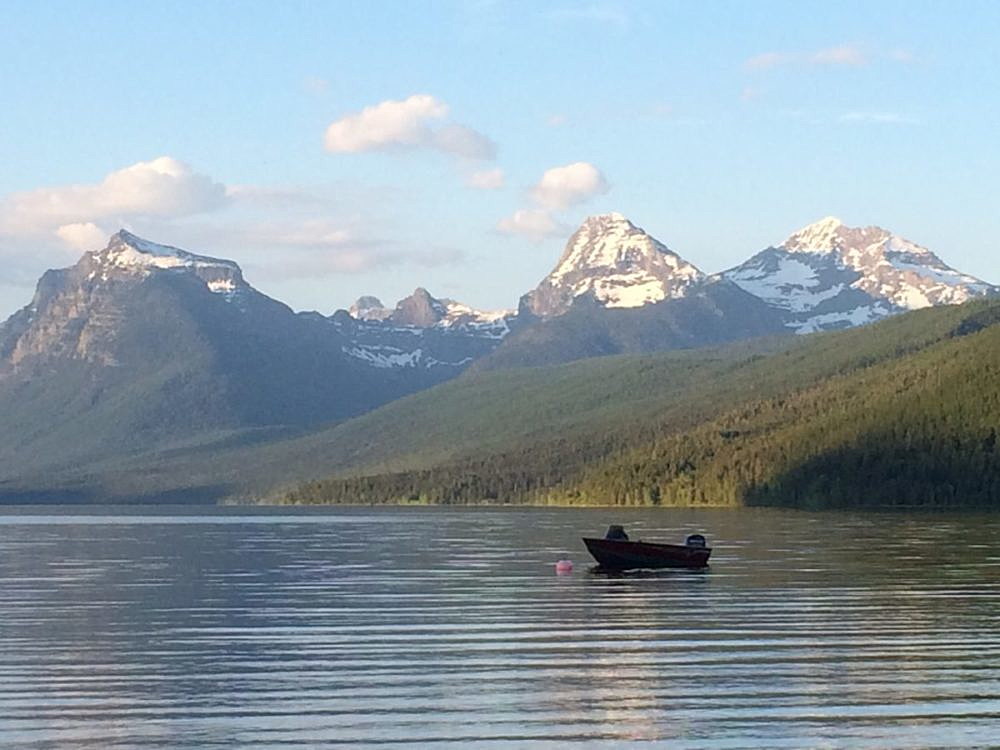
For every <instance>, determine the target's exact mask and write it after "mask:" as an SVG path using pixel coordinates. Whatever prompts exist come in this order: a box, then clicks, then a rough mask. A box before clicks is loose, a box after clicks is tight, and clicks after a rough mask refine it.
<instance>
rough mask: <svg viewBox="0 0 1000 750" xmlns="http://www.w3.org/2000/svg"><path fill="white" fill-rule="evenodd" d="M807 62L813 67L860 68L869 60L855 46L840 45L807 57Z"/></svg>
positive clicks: (863, 52) (862, 51)
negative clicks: (838, 66)
mask: <svg viewBox="0 0 1000 750" xmlns="http://www.w3.org/2000/svg"><path fill="white" fill-rule="evenodd" d="M809 62H811V63H813V64H814V65H847V66H850V67H860V66H862V65H867V64H868V63H869V62H870V58H869V57H868V55H867V54H866V53H865V51H864V50H862V49H861V48H860V47H859V46H858V45H856V44H840V45H837V46H836V47H828V48H827V49H821V50H819V51H818V52H814V53H812V55H810V56H809Z"/></svg>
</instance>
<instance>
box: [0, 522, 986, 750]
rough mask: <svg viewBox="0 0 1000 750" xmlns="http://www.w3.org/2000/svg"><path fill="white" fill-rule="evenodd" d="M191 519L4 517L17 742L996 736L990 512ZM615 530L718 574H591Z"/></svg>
mask: <svg viewBox="0 0 1000 750" xmlns="http://www.w3.org/2000/svg"><path fill="white" fill-rule="evenodd" d="M145 512H146V513H149V512H150V511H145ZM175 512H177V513H179V514H181V515H178V516H175V517H164V516H150V515H138V514H141V513H143V511H135V510H133V511H121V512H117V511H100V510H97V511H95V510H82V511H81V510H51V509H44V508H36V509H33V510H32V509H8V510H5V511H0V579H2V580H0V649H2V650H0V746H2V747H4V748H60V749H62V748H101V749H102V750H103V749H104V748H199V749H201V748H227V749H228V748H279V747H289V746H301V747H314V746H330V747H336V746H345V747H350V746H354V747H360V748H377V747H399V746H401V745H405V746H413V747H419V748H427V747H451V748H464V747H503V748H507V747H519V748H520V747H524V748H543V747H545V748H557V747H558V748H563V747H568V746H573V747H620V746H628V745H634V744H638V745H646V746H659V745H662V746H671V747H684V748H730V747H732V748H737V747H739V748H743V747H761V748H780V747H790V748H802V747H845V748H847V747H849V748H865V747H868V748H892V747H906V748H912V747H929V746H933V747H956V748H959V747H961V748H968V747H975V746H985V745H992V744H995V743H998V742H1000V548H998V540H1000V520H998V519H997V518H996V517H989V516H981V515H980V516H973V515H967V516H941V515H926V516H907V515H877V514H870V515H837V514H806V513H796V512H784V511H683V510H659V511H657V510H644V511H611V510H593V509H587V510H582V509H581V510H577V509H563V510H548V509H498V510H494V509H482V508H470V509H457V510H456V509H443V508H403V509H392V508H387V509H367V508H365V509H361V508H358V509H337V510H324V511H309V510H302V511H298V510H290V511H286V510H282V511H248V510H245V509H222V510H216V509H211V510H197V509H195V510H192V509H190V508H186V509H177V510H176V511H175ZM609 522H620V523H624V524H625V525H626V527H627V528H628V530H629V532H630V533H631V535H632V538H637V537H642V538H646V539H650V540H655V539H659V540H663V541H674V540H680V539H682V538H683V536H684V534H686V533H688V532H691V531H703V532H704V533H706V534H707V535H708V537H709V541H710V543H711V544H712V545H713V546H714V547H715V552H714V553H713V556H712V565H711V568H710V569H708V570H707V571H704V572H687V571H668V572H663V573H657V574H645V575H624V576H617V577H609V576H605V575H599V574H594V573H592V572H590V570H589V567H590V561H589V559H588V557H587V553H586V550H585V549H584V548H583V546H582V544H581V542H580V541H579V537H580V535H581V533H591V534H598V535H599V534H602V533H603V531H604V529H605V527H606V526H607V524H608V523H609ZM564 557H569V558H571V559H572V560H573V561H574V562H575V563H576V568H575V570H574V571H573V573H572V574H571V575H568V576H557V575H556V574H555V571H554V563H555V562H556V561H557V560H558V559H560V558H564Z"/></svg>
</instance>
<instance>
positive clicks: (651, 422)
mask: <svg viewBox="0 0 1000 750" xmlns="http://www.w3.org/2000/svg"><path fill="white" fill-rule="evenodd" d="M607 363H611V365H612V367H613V371H611V372H605V373H603V377H604V378H621V379H623V380H624V381H625V382H631V383H632V386H635V385H636V382H635V380H636V378H637V377H639V376H637V373H638V372H641V373H643V374H642V376H641V377H639V380H640V381H642V380H644V379H645V380H646V381H648V382H651V383H658V382H659V381H658V380H657V373H658V372H661V373H662V376H663V378H670V379H671V382H669V383H666V384H663V383H659V387H660V390H661V391H662V393H660V395H659V396H658V397H657V399H646V400H642V399H639V400H638V401H636V402H635V403H633V404H632V405H631V407H630V402H629V400H628V398H629V397H631V398H632V399H633V400H634V399H635V398H636V394H634V393H633V392H632V390H631V389H627V390H623V391H622V392H621V401H622V404H621V406H622V408H621V409H620V410H617V409H616V408H615V404H614V402H611V403H608V404H605V405H604V408H602V409H600V410H598V411H597V412H594V410H593V408H591V415H590V417H589V418H588V419H586V420H583V421H581V422H579V423H573V422H572V421H571V420H570V421H568V422H567V427H566V429H565V430H563V431H561V432H560V433H559V434H553V433H551V432H549V433H546V432H545V431H544V430H541V431H540V433H539V436H538V437H534V438H533V437H531V436H530V431H528V430H522V431H520V432H518V431H515V430H511V428H510V427H509V426H508V427H506V428H505V429H506V430H507V432H508V433H509V435H510V439H508V440H506V441H504V440H499V441H497V442H496V443H494V444H493V445H491V446H490V449H489V450H484V449H482V448H481V447H477V446H475V445H466V446H465V453H464V455H458V456H451V457H449V458H448V459H447V460H438V461H436V462H435V461H433V460H431V461H428V462H427V463H426V465H423V466H421V465H417V466H413V467H411V468H407V469H406V470H402V471H393V472H384V471H382V472H379V471H372V470H371V469H369V470H368V471H367V472H366V471H359V470H358V469H354V471H353V472H352V473H351V474H348V472H347V471H344V472H342V473H341V474H340V475H335V476H333V477H331V478H328V479H323V480H319V481H314V482H309V483H306V484H303V485H301V486H298V487H295V488H294V489H292V490H290V491H287V492H284V493H282V495H281V496H280V500H281V501H282V502H288V503H445V504H448V503H482V502H489V503H553V504H597V505H665V506H668V505H729V506H732V505H785V506H794V507H810V508H822V507H862V506H864V507H873V506H878V507H888V506H907V507H912V506H925V507H935V508H947V507H959V506H973V505H975V506H993V507H995V506H997V505H998V504H1000V461H998V458H1000V448H998V447H997V431H998V430H1000V302H997V301H992V302H977V303H971V304H968V305H964V306H961V307H950V308H941V309H934V310H925V311H920V312H917V313H911V314H908V315H904V316H900V317H898V318H894V319H891V320H888V321H885V322H883V323H880V324H878V325H874V326H870V327H867V328H861V329H854V330H850V331H845V332H838V333H832V334H823V335H818V336H812V337H807V338H806V339H797V340H794V341H791V342H783V343H777V344H776V343H772V344H770V345H769V346H766V347H763V348H762V349H761V351H760V352H756V353H755V352H752V351H745V352H742V353H738V354H736V355H733V354H732V353H730V354H728V355H726V356H722V355H713V356H707V355H705V356H702V357H701V358H700V359H699V358H698V357H697V356H694V355H692V359H690V360H689V361H685V360H683V358H682V356H681V355H671V356H664V357H661V358H657V357H634V358H629V357H622V358H611V359H609V360H607V361H606V363H605V364H604V365H593V364H588V363H581V364H580V365H577V366H575V367H576V368H578V369H576V370H574V369H572V368H573V366H570V368H569V369H567V368H566V366H564V367H563V368H562V369H556V368H551V369H552V371H553V372H556V373H558V374H560V375H561V377H556V378H551V380H553V383H552V386H551V387H552V389H553V393H555V392H556V391H557V390H558V388H559V382H560V380H562V381H563V382H570V383H573V382H590V383H592V384H591V386H590V387H591V388H592V389H595V390H596V389H598V386H597V385H596V381H588V380H586V378H584V379H583V380H582V381H579V380H578V381H574V380H573V378H574V375H573V373H587V372H588V371H587V369H586V368H588V367H590V368H592V367H595V366H604V367H607V366H608V364H607ZM679 363H681V365H683V366H681V365H679ZM526 372H528V371H526ZM531 372H532V373H533V374H532V377H534V378H536V379H544V376H545V374H546V373H548V372H549V370H547V369H546V368H538V369H537V370H534V371H531ZM550 374H551V373H550ZM470 382H471V385H469V384H466V385H465V386H464V387H466V388H472V390H473V392H474V390H475V388H474V386H475V381H470ZM602 382H604V380H603V379H602ZM602 387H605V388H606V387H607V385H606V384H605V385H604V386H602ZM647 387H650V388H652V386H651V385H649V386H647ZM444 393H447V391H445V392H444ZM658 393H659V391H658ZM508 395H510V394H508ZM543 396H544V390H543V391H542V392H541V393H534V394H532V395H531V397H530V398H526V399H525V400H524V403H523V404H519V403H518V401H517V400H516V398H514V399H512V400H511V401H510V402H509V403H508V406H507V410H508V412H509V414H508V416H507V423H510V422H517V420H522V421H523V422H524V423H526V424H530V423H531V422H532V421H533V420H534V421H538V420H540V419H543V415H540V414H538V404H539V403H543V402H544V398H543ZM438 398H441V396H440V395H439V396H438ZM594 414H598V415H599V416H596V417H595V416H594ZM622 415H624V416H625V418H621V417H622ZM428 418H431V417H428ZM442 418H444V419H447V415H446V414H442ZM411 424H412V426H413V427H416V428H419V420H415V421H413V422H411ZM484 427H487V428H488V425H484ZM437 429H438V430H439V431H440V432H442V433H447V424H445V425H440V424H439V425H438V426H437ZM414 440H415V441H417V442H419V435H417V436H416V438H414ZM428 450H429V449H428ZM414 455H418V454H416V453H415V454H414ZM424 455H431V454H428V453H424ZM411 463H413V461H411Z"/></svg>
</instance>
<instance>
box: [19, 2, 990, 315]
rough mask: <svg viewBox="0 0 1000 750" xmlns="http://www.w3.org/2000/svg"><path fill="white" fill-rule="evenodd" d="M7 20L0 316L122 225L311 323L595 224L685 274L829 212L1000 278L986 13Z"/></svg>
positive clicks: (214, 13)
mask: <svg viewBox="0 0 1000 750" xmlns="http://www.w3.org/2000/svg"><path fill="white" fill-rule="evenodd" d="M3 15H4V23H3V24H0V100H2V101H3V103H4V108H3V120H2V122H3V127H2V131H0V163H2V164H3V169H2V170H0V315H3V316H5V315H6V314H8V313H9V312H12V311H13V310H14V309H15V308H17V307H19V306H21V305H23V304H25V303H26V302H27V301H28V299H29V298H30V295H31V290H32V287H33V284H34V280H35V279H36V278H37V277H38V275H40V273H41V272H42V271H43V270H44V269H45V268H48V267H52V266H61V265H68V264H71V263H72V262H74V261H75V259H76V258H77V257H78V256H79V254H80V253H81V252H82V251H83V250H85V249H88V248H90V247H93V246H94V245H95V243H96V244H101V240H100V238H102V237H103V236H104V235H106V234H108V233H110V232H112V231H115V230H116V229H117V228H118V227H119V226H126V227H128V228H130V229H132V230H133V231H135V232H136V233H138V234H140V235H143V236H146V237H147V238H149V239H153V240H156V241H160V242H165V243H170V244H177V245H180V246H183V247H187V248H189V249H191V250H194V251H197V252H203V253H206V254H214V255H219V256H223V257H231V258H233V259H235V260H237V261H239V262H240V263H241V264H242V265H243V266H244V268H245V270H246V273H247V276H248V279H249V280H250V281H251V282H252V283H253V284H255V285H256V286H257V287H258V288H260V289H262V290H263V291H265V292H267V293H269V294H271V295H273V296H276V297H278V298H280V299H282V300H284V301H286V302H288V303H289V304H291V305H292V306H293V307H295V308H297V309H319V310H320V311H323V312H330V311H332V310H334V309H336V308H337V307H345V306H347V305H348V304H350V302H351V301H352V300H353V299H354V298H355V297H357V296H359V295H360V294H362V293H370V294H376V295H378V296H380V297H381V298H382V299H383V301H385V302H387V303H393V302H395V301H396V300H397V299H398V298H399V297H401V296H403V295H405V294H407V293H409V292H410V291H411V290H412V289H413V287H415V286H417V285H422V286H426V287H427V288H429V289H430V290H431V292H432V293H434V294H437V295H439V296H451V297H455V298H458V299H461V300H463V301H466V302H468V303H471V304H473V305H476V306H480V307H486V308H498V307H512V306H514V305H515V304H516V300H517V297H518V296H519V295H520V294H521V293H523V292H524V291H527V290H528V289H529V288H531V287H533V286H534V285H535V284H536V283H537V282H538V280H539V279H540V278H541V277H542V276H543V275H544V274H545V273H546V272H547V271H548V270H549V269H550V268H551V266H552V265H553V264H554V263H555V261H556V258H557V257H558V255H559V253H560V251H561V248H562V245H563V243H564V242H565V239H566V237H567V236H568V234H569V232H571V231H572V229H573V227H574V226H575V225H576V224H578V223H579V221H580V220H581V219H582V218H583V217H585V216H586V215H588V214H591V213H597V212H604V211H611V210H616V211H621V212H622V213H624V214H626V215H627V216H629V217H630V218H631V219H632V220H633V221H634V222H635V223H636V224H638V225H640V226H643V227H644V228H646V229H647V230H648V231H649V232H651V233H652V234H653V235H654V236H656V237H657V238H659V239H660V240H662V241H663V242H665V243H666V244H667V245H668V246H670V247H671V248H672V249H674V250H675V251H677V252H679V253H680V254H681V255H683V256H684V257H686V258H687V259H689V260H690V261H691V262H693V263H695V264H696V265H698V266H699V267H701V268H702V269H703V270H705V271H709V272H712V271H719V270H722V269H724V268H727V267H730V266H732V265H735V264H736V263H738V262H740V261H741V260H743V259H745V258H746V257H748V256H749V255H750V254H752V253H753V252H756V251H757V250H760V249H761V248H763V247H766V246H767V245H769V244H774V243H777V242H780V241H781V240H782V239H783V238H784V237H786V236H787V235H788V234H790V233H791V232H792V231H794V230H795V229H797V228H798V227H800V226H802V225H804V224H807V223H810V222H812V221H814V220H817V219H819V218H821V217H823V216H826V215H836V216H839V217H840V218H841V219H843V220H844V221H845V222H847V223H848V224H852V225H866V224H878V225H881V226H885V227H887V228H890V229H892V230H894V231H896V232H898V233H900V234H902V235H903V236H905V237H907V238H909V239H911V240H913V241H915V242H918V243H920V244H923V245H926V246H927V247H929V248H931V249H932V250H934V251H935V252H937V253H938V254H939V255H941V256H942V257H943V258H944V260H945V261H946V262H949V263H950V264H952V265H954V266H956V267H958V268H960V269H961V270H963V271H966V272H969V273H973V274H975V275H977V276H980V277H983V278H985V279H986V280H988V281H992V282H1000V261H998V258H1000V255H998V249H997V247H996V238H997V237H998V236H1000V211H998V196H1000V139H998V137H997V135H996V133H997V131H998V130H1000V127H998V125H1000V93H998V92H1000V45H997V43H996V40H997V39H998V38H1000V4H998V3H991V2H981V3H975V2H963V3H960V4H954V3H943V2H941V3H927V2H913V1H910V2H875V3H872V2H867V3H849V2H845V3H807V2H758V3H746V2H717V3H668V2H626V1H624V0H622V1H620V2H618V1H607V2H605V1H604V0H593V1H591V2H580V3H573V2H551V3H541V2H502V1H499V0H497V1H496V2H491V1H489V0H467V1H460V0H448V1H445V0H441V1H439V2H427V3H415V2H414V3H411V2H405V3H404V2H391V3H389V2H385V3H346V2H345V3H332V2H315V3H307V2H289V3H283V4H280V5H279V4H275V3H265V2H260V3H253V2H231V3H227V2H214V3H207V4H200V3H198V4H196V3H193V2H190V3H188V2H177V3H156V4H153V3H149V4H146V3H143V4H136V3H133V2H121V3H118V2H89V3H86V4H84V3H75V2H65V3H60V2H40V3H9V4H7V5H6V6H5V7H4V11H3Z"/></svg>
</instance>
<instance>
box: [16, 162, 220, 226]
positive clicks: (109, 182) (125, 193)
mask: <svg viewBox="0 0 1000 750" xmlns="http://www.w3.org/2000/svg"><path fill="white" fill-rule="evenodd" d="M228 199H229V198H228V195H227V192H226V186H225V185H223V184H221V183H219V182H216V181H215V180H213V179H212V178H211V177H209V176H207V175H204V174H199V173H198V172H195V171H194V170H193V169H192V168H191V167H190V166H188V165H187V164H185V163H184V162H182V161H179V160H177V159H174V158H173V157H170V156H160V157H158V158H156V159H152V160H151V161H142V162H137V163H135V164H131V165H129V166H127V167H123V168H122V169H118V170H115V171H113V172H110V173H109V174H107V175H106V176H105V177H104V178H103V179H102V180H101V181H100V182H97V183H91V184H74V185H64V186H59V187H45V188H38V189H36V190H29V191H25V192H20V193H12V194H10V195H8V196H7V197H6V198H4V199H2V200H0V232H4V233H8V234H15V235H33V234H47V233H51V232H55V233H56V234H57V236H59V237H60V238H61V239H63V240H65V241H67V242H68V243H69V244H71V245H76V244H78V243H79V242H80V241H81V239H82V238H84V237H85V236H86V235H87V234H90V236H93V228H96V226H97V225H96V224H95V222H100V221H102V220H108V221H110V222H113V223H122V222H126V221H129V220H131V219H134V218H136V217H143V216H150V217H179V216H190V215H193V214H199V213H204V212H206V211H213V210H215V209H218V208H221V207H222V206H224V205H226V203H227V201H228Z"/></svg>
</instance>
